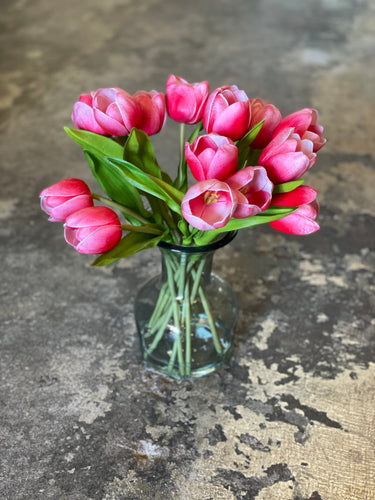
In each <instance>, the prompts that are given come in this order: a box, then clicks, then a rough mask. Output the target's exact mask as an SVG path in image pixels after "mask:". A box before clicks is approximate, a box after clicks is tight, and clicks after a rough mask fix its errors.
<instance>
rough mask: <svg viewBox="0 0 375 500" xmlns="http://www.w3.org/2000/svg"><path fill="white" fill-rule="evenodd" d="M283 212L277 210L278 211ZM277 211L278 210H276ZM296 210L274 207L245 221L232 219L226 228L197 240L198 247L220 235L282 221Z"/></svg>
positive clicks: (215, 230) (216, 230) (204, 234)
mask: <svg viewBox="0 0 375 500" xmlns="http://www.w3.org/2000/svg"><path fill="white" fill-rule="evenodd" d="M279 208H280V209H282V210H277V209H279ZM275 209H276V210H275ZM294 210H296V209H295V208H294V207H293V208H291V207H272V210H271V209H270V208H268V209H267V210H265V211H264V212H261V213H260V214H259V215H253V216H251V217H246V218H245V219H235V218H233V219H231V220H230V221H229V222H228V223H227V224H226V225H225V226H224V227H220V228H219V229H213V230H211V231H204V232H203V234H202V235H201V236H200V237H199V238H196V239H195V243H196V244H197V245H206V244H207V243H210V242H211V241H212V240H213V239H215V238H216V236H217V235H219V234H220V233H226V232H228V231H236V230H238V229H243V228H245V227H252V226H257V225H259V224H267V223H268V222H272V221H274V220H278V219H282V218H283V217H286V216H287V215H289V214H291V213H292V212H294Z"/></svg>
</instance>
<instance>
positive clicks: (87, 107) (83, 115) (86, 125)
mask: <svg viewBox="0 0 375 500" xmlns="http://www.w3.org/2000/svg"><path fill="white" fill-rule="evenodd" d="M94 95H95V92H91V93H90V94H82V95H81V96H80V97H79V101H78V102H76V103H75V104H74V106H73V113H72V121H73V123H74V125H75V126H76V127H77V128H78V129H83V130H88V131H90V132H95V133H96V134H100V135H109V134H108V132H107V131H106V130H104V128H103V127H101V126H100V125H99V123H98V122H97V121H96V119H95V116H94V110H93V107H92V99H93V96H94Z"/></svg>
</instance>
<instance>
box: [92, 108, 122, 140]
mask: <svg viewBox="0 0 375 500" xmlns="http://www.w3.org/2000/svg"><path fill="white" fill-rule="evenodd" d="M94 116H95V119H96V121H97V122H98V123H99V125H100V126H101V127H102V128H103V129H104V130H106V131H107V134H110V135H114V136H117V137H122V136H125V135H128V133H129V131H128V129H127V128H126V127H125V126H124V125H122V124H121V123H120V122H118V121H117V120H114V119H113V118H111V117H110V116H108V115H106V114H105V113H103V112H102V111H100V110H99V109H94Z"/></svg>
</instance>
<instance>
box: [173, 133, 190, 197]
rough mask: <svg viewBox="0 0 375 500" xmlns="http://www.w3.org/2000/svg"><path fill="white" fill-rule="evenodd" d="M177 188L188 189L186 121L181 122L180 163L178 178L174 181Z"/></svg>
mask: <svg viewBox="0 0 375 500" xmlns="http://www.w3.org/2000/svg"><path fill="white" fill-rule="evenodd" d="M174 185H175V187H176V188H177V189H182V190H183V191H185V190H186V187H187V165H186V160H185V123H180V163H179V165H178V172H177V178H176V180H175V183H174Z"/></svg>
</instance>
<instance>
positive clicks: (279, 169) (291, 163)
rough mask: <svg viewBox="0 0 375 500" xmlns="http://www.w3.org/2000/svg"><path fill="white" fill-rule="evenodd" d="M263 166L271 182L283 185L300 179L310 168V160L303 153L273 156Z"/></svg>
mask: <svg viewBox="0 0 375 500" xmlns="http://www.w3.org/2000/svg"><path fill="white" fill-rule="evenodd" d="M263 166H264V168H265V169H266V170H267V175H268V177H269V179H270V180H271V182H273V183H274V184H281V183H283V182H288V181H293V180H296V179H299V178H300V177H301V176H302V175H303V174H304V173H305V172H306V171H307V170H308V169H309V168H310V160H309V158H308V157H307V156H306V155H305V154H303V153H302V152H296V153H286V154H280V155H275V156H272V158H270V159H269V160H268V163H267V164H264V163H263Z"/></svg>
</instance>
